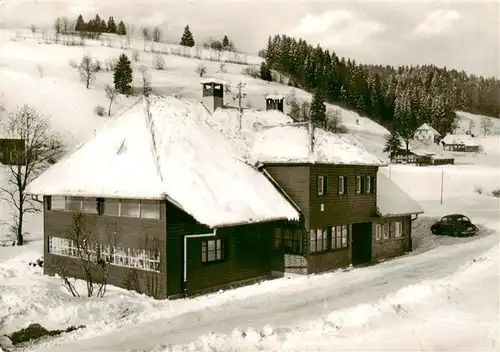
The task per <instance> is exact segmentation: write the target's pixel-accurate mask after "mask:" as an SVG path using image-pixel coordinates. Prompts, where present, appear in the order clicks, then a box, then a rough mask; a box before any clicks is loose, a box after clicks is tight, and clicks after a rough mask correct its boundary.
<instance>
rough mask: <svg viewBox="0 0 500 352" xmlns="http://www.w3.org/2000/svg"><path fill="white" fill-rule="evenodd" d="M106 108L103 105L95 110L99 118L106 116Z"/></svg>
mask: <svg viewBox="0 0 500 352" xmlns="http://www.w3.org/2000/svg"><path fill="white" fill-rule="evenodd" d="M104 110H105V109H104V106H102V105H97V106H96V107H95V108H94V112H95V114H96V115H97V116H104V112H105V111H104Z"/></svg>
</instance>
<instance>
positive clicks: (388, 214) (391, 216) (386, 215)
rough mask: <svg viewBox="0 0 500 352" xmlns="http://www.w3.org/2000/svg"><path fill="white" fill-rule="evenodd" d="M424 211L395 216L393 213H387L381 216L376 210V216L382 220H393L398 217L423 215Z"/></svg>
mask: <svg viewBox="0 0 500 352" xmlns="http://www.w3.org/2000/svg"><path fill="white" fill-rule="evenodd" d="M423 213H425V211H423V210H421V211H418V212H417V211H412V212H408V213H401V214H395V213H387V214H382V213H381V212H380V211H379V210H378V209H377V215H378V216H380V217H382V218H395V217H398V216H410V215H418V214H423Z"/></svg>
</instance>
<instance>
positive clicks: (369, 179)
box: [366, 176, 372, 194]
mask: <svg viewBox="0 0 500 352" xmlns="http://www.w3.org/2000/svg"><path fill="white" fill-rule="evenodd" d="M371 193H372V177H371V176H366V194H371Z"/></svg>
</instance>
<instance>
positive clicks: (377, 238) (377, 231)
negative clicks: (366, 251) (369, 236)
mask: <svg viewBox="0 0 500 352" xmlns="http://www.w3.org/2000/svg"><path fill="white" fill-rule="evenodd" d="M380 240H382V226H381V225H380V224H376V225H375V241H380Z"/></svg>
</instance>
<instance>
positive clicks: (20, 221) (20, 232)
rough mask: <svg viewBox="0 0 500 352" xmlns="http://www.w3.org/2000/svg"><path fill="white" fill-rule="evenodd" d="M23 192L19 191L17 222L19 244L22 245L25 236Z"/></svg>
mask: <svg viewBox="0 0 500 352" xmlns="http://www.w3.org/2000/svg"><path fill="white" fill-rule="evenodd" d="M23 205H24V203H23V193H22V192H19V219H18V223H17V245H18V246H22V245H23V244H24V237H23V220H24V219H23V218H24V214H23V212H24V209H23Z"/></svg>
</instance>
